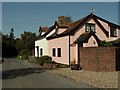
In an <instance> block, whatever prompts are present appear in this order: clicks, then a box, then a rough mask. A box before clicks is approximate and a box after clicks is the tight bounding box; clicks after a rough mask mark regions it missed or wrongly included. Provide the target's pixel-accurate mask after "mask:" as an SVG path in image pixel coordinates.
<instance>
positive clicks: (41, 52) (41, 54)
mask: <svg viewBox="0 0 120 90" xmlns="http://www.w3.org/2000/svg"><path fill="white" fill-rule="evenodd" d="M40 56H43V48H40Z"/></svg>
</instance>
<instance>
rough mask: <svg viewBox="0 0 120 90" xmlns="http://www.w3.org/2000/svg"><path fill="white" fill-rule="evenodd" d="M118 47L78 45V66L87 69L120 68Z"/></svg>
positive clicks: (105, 69) (114, 69) (108, 69)
mask: <svg viewBox="0 0 120 90" xmlns="http://www.w3.org/2000/svg"><path fill="white" fill-rule="evenodd" d="M119 55H120V48H116V47H80V66H81V67H82V69H83V70H89V71H96V72H97V71H98V72H102V71H118V70H120V56H119Z"/></svg>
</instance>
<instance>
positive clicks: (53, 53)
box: [52, 48, 56, 57]
mask: <svg viewBox="0 0 120 90" xmlns="http://www.w3.org/2000/svg"><path fill="white" fill-rule="evenodd" d="M52 56H53V57H55V56H56V49H55V48H52Z"/></svg>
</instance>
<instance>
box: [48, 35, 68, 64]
mask: <svg viewBox="0 0 120 90" xmlns="http://www.w3.org/2000/svg"><path fill="white" fill-rule="evenodd" d="M52 48H56V50H57V48H61V57H57V56H55V57H53V56H52ZM56 52H57V51H56ZM48 54H49V56H51V57H52V59H53V60H54V61H55V62H58V63H62V64H68V65H69V36H66V37H60V38H56V39H51V40H49V41H48Z"/></svg>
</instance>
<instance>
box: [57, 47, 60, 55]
mask: <svg viewBox="0 0 120 90" xmlns="http://www.w3.org/2000/svg"><path fill="white" fill-rule="evenodd" d="M57 52H58V57H61V48H57Z"/></svg>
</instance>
